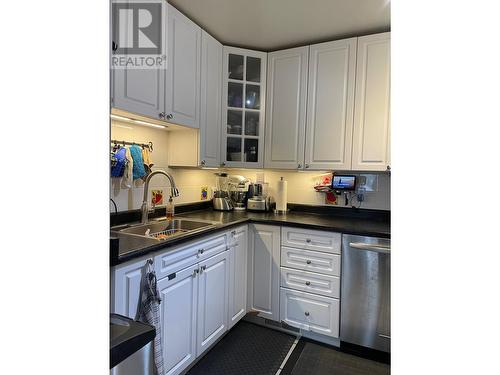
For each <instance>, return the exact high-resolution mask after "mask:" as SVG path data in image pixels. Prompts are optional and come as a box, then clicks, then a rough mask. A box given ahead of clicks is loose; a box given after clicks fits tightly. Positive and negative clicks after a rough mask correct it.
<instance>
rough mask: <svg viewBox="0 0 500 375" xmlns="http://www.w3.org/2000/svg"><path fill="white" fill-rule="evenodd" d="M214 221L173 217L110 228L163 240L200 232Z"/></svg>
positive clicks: (213, 225)
mask: <svg viewBox="0 0 500 375" xmlns="http://www.w3.org/2000/svg"><path fill="white" fill-rule="evenodd" d="M215 225H216V222H213V221H200V220H190V219H180V218H175V219H172V220H159V221H153V222H150V223H147V224H136V225H126V226H118V227H113V228H111V230H112V231H115V232H119V233H124V234H129V235H132V236H139V237H144V238H153V239H157V240H159V241H165V240H168V239H169V238H172V237H178V236H181V235H186V234H190V233H194V232H200V231H202V230H205V229H209V228H213V227H215Z"/></svg>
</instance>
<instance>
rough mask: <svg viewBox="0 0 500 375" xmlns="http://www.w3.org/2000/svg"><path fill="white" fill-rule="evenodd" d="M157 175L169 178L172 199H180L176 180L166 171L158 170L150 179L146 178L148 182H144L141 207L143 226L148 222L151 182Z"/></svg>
mask: <svg viewBox="0 0 500 375" xmlns="http://www.w3.org/2000/svg"><path fill="white" fill-rule="evenodd" d="M157 174H162V175H164V176H165V177H166V178H168V181H169V182H170V195H171V196H172V197H178V196H179V190H178V189H177V188H176V187H175V181H174V178H173V177H172V176H171V175H170V174H168V173H167V172H165V171H162V170H157V171H154V172H151V173H150V174H149V175H148V177H146V181H145V182H144V199H143V200H142V206H141V214H142V216H141V223H142V224H147V222H148V213H149V210H148V191H149V181H151V178H152V177H153V176H155V175H157Z"/></svg>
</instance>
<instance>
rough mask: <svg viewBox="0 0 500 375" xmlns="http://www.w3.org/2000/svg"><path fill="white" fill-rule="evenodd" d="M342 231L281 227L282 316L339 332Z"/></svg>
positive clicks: (319, 329)
mask: <svg viewBox="0 0 500 375" xmlns="http://www.w3.org/2000/svg"><path fill="white" fill-rule="evenodd" d="M341 240H342V235H341V234H340V233H334V232H326V231H319V230H310V229H300V228H289V227H282V229H281V264H280V266H281V267H280V268H281V269H280V270H281V272H280V274H281V282H280V319H281V321H283V322H285V323H287V324H289V325H291V326H294V327H297V328H301V329H303V330H306V331H311V332H316V333H319V334H323V335H327V336H330V337H338V336H339V306H340V300H339V299H340V248H341Z"/></svg>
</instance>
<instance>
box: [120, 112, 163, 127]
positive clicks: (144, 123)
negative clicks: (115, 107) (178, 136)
mask: <svg viewBox="0 0 500 375" xmlns="http://www.w3.org/2000/svg"><path fill="white" fill-rule="evenodd" d="M111 118H112V119H113V120H118V121H125V122H129V123H132V124H138V125H145V126H151V127H152V128H157V129H167V125H158V124H153V123H151V122H146V121H142V120H134V119H131V118H128V117H123V116H118V115H114V114H111Z"/></svg>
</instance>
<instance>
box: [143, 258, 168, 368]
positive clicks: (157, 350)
mask: <svg viewBox="0 0 500 375" xmlns="http://www.w3.org/2000/svg"><path fill="white" fill-rule="evenodd" d="M160 302H161V299H160V295H159V293H158V287H157V286H156V273H155V270H154V267H153V264H152V262H151V261H149V260H148V261H147V262H146V267H145V272H144V276H143V279H142V288H141V302H140V304H139V312H138V315H139V320H140V321H142V322H144V323H148V324H151V325H152V326H154V327H155V330H156V336H155V339H154V342H153V349H154V360H155V368H156V375H164V370H163V353H162V349H161V324H160Z"/></svg>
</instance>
